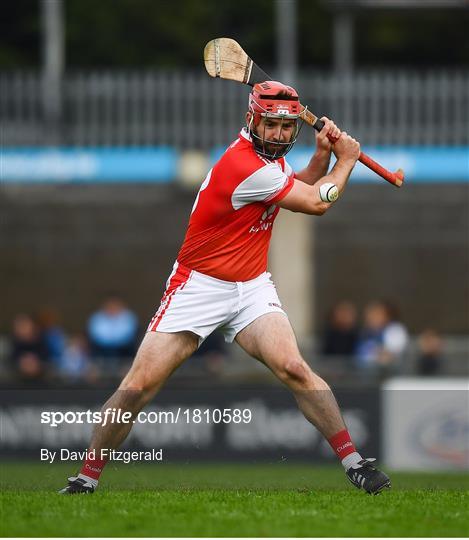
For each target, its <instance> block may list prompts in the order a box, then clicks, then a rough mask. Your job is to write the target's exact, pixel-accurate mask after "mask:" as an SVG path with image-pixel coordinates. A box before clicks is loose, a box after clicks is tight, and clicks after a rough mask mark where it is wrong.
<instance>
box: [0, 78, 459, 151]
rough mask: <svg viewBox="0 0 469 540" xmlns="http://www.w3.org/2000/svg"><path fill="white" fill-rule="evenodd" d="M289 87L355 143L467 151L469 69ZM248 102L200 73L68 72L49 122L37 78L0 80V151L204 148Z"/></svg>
mask: <svg viewBox="0 0 469 540" xmlns="http://www.w3.org/2000/svg"><path fill="white" fill-rule="evenodd" d="M296 86H297V88H298V90H299V92H300V95H301V97H302V101H303V102H304V103H306V104H308V105H309V107H310V108H311V110H312V111H313V112H315V113H316V114H318V115H323V114H325V115H328V116H330V117H332V118H334V120H335V121H336V122H337V123H338V124H339V125H340V126H341V127H342V128H343V129H346V130H347V131H348V132H350V133H352V134H353V135H354V136H355V137H356V138H358V139H359V140H360V141H361V142H362V143H363V144H374V145H377V144H398V145H467V144H469V70H459V71H432V72H424V73H417V72H405V71H366V72H356V73H354V74H351V75H344V76H336V75H334V74H332V73H329V72H327V73H326V72H323V73H318V72H317V73H314V74H312V75H310V74H307V73H300V75H299V76H298V80H297V84H296ZM247 94H248V88H247V87H245V86H243V85H240V84H237V83H234V82H228V81H221V80H213V79H210V78H209V77H208V76H207V75H206V74H205V73H201V72H197V73H187V72H167V71H145V72H124V71H102V72H84V73H68V74H67V75H66V76H65V78H64V80H63V82H62V92H61V95H62V97H61V103H60V106H59V107H58V110H59V112H60V114H59V116H58V117H57V118H55V117H54V118H50V117H49V118H48V116H47V107H45V103H46V102H47V87H46V85H45V84H43V82H42V79H41V76H40V74H39V73H37V72H13V73H3V74H0V118H1V130H2V134H1V136H2V144H3V145H7V146H13V145H32V146H35V145H44V144H54V143H56V144H61V145H72V146H95V145H98V146H115V145H126V146H127V145H130V146H137V145H138V146H141V145H144V146H146V145H171V146H175V147H177V148H181V149H184V148H200V149H208V148H211V147H213V146H217V145H225V144H227V143H229V142H230V141H231V140H233V138H235V136H236V134H237V132H238V130H239V128H240V126H241V125H242V124H243V123H244V114H245V111H246V103H247ZM303 131H304V132H307V134H308V133H310V132H309V131H308V130H307V129H305V130H303ZM303 137H305V135H304V134H303ZM309 140H311V135H310V134H309Z"/></svg>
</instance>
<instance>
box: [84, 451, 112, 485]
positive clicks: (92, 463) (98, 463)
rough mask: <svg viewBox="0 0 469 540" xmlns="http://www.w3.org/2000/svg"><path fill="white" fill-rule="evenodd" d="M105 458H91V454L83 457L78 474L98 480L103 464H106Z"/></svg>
mask: <svg viewBox="0 0 469 540" xmlns="http://www.w3.org/2000/svg"><path fill="white" fill-rule="evenodd" d="M106 463H107V460H106V459H91V456H90V457H89V458H87V459H85V463H83V467H82V468H81V471H80V474H84V475H85V476H89V477H90V478H93V480H99V477H100V475H101V473H102V472H103V469H104V465H106Z"/></svg>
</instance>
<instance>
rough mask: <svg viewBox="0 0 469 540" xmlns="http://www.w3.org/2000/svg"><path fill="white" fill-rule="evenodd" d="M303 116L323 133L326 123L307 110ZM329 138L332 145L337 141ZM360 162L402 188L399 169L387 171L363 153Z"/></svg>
mask: <svg viewBox="0 0 469 540" xmlns="http://www.w3.org/2000/svg"><path fill="white" fill-rule="evenodd" d="M301 116H302V118H303V120H304V121H305V122H306V123H307V124H309V125H310V126H312V127H313V128H314V129H315V130H316V131H321V129H322V128H323V127H324V122H323V121H322V120H320V119H319V118H318V117H317V116H315V115H314V114H313V113H312V112H311V111H309V110H308V109H306V108H305V109H303V111H302V113H301ZM328 138H329V140H330V141H331V142H332V143H334V142H336V140H337V139H335V138H334V137H332V136H331V135H328ZM358 161H360V163H363V165H365V167H368V168H369V169H371V170H372V171H373V172H375V173H376V174H379V176H381V177H382V178H384V179H385V180H387V181H388V182H389V183H390V184H393V185H394V186H396V187H401V186H402V184H403V182H404V171H403V170H402V169H398V170H397V171H396V172H392V171H389V170H388V169H386V168H385V167H383V166H382V165H380V164H379V163H377V162H376V161H375V160H374V159H371V158H370V156H367V155H366V154H364V153H363V152H360V156H359V157H358Z"/></svg>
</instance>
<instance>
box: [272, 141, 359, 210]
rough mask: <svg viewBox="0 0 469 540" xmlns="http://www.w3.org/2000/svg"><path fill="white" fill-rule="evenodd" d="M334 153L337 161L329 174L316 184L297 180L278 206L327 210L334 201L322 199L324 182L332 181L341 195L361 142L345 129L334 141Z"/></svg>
mask: <svg viewBox="0 0 469 540" xmlns="http://www.w3.org/2000/svg"><path fill="white" fill-rule="evenodd" d="M334 153H335V155H336V157H337V161H336V164H335V165H334V167H333V168H332V170H331V172H330V173H329V174H326V175H325V176H323V177H322V178H321V179H320V180H318V181H317V182H315V183H314V185H309V184H306V183H304V182H299V181H298V180H295V182H294V185H293V188H292V189H291V190H290V191H289V193H288V194H287V195H286V196H285V197H284V198H283V199H281V200H280V201H278V202H277V204H278V206H280V207H281V208H286V209H287V210H291V211H292V212H302V213H303V214H313V215H316V216H321V215H322V214H324V213H325V212H327V210H328V209H329V208H330V207H331V206H332V204H333V203H329V202H324V201H322V200H321V196H320V192H319V190H320V188H321V186H322V185H323V184H325V183H327V182H331V183H333V184H335V185H336V186H337V189H338V190H339V195H340V194H341V193H342V192H343V191H344V189H345V186H346V185H347V181H348V179H349V177H350V173H351V172H352V170H353V168H354V166H355V163H356V162H357V160H358V156H359V155H360V144H359V143H358V142H357V141H356V140H355V139H353V138H352V137H350V136H349V135H347V133H346V132H345V131H343V132H342V133H341V135H340V138H339V139H338V141H337V142H335V143H334Z"/></svg>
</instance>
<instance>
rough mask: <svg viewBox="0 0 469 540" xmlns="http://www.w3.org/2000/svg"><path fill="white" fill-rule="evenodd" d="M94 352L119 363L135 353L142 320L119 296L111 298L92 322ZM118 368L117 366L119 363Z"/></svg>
mask: <svg viewBox="0 0 469 540" xmlns="http://www.w3.org/2000/svg"><path fill="white" fill-rule="evenodd" d="M88 337H89V340H90V346H91V353H92V355H93V357H95V358H102V359H107V360H111V359H114V360H117V359H124V358H129V357H132V356H133V355H134V354H135V351H136V347H137V338H138V320H137V317H136V316H135V314H134V313H133V312H132V311H130V310H129V309H128V308H127V307H126V306H125V304H124V302H123V300H122V299H121V298H119V297H118V296H117V295H114V294H112V295H109V296H108V297H107V298H106V299H105V300H104V302H103V304H102V306H101V309H100V310H99V311H97V312H95V313H93V315H91V317H90V319H89V321H88ZM115 365H116V367H117V365H118V364H117V363H116V364H115Z"/></svg>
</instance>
